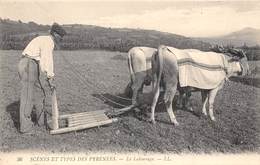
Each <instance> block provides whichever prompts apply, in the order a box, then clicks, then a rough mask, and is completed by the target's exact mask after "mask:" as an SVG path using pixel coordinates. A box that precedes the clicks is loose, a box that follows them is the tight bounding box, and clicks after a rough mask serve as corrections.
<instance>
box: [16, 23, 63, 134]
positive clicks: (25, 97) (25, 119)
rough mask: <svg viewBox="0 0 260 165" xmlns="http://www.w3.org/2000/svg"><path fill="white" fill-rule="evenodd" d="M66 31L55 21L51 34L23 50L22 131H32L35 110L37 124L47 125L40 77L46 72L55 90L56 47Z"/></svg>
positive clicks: (19, 67) (37, 39)
mask: <svg viewBox="0 0 260 165" xmlns="http://www.w3.org/2000/svg"><path fill="white" fill-rule="evenodd" d="M65 34H66V31H65V30H64V29H63V28H62V27H61V26H60V25H58V24H57V23H54V24H53V25H52V27H51V31H50V35H46V36H38V37H36V38H34V39H33V40H32V41H31V42H30V43H29V44H28V45H27V46H26V48H25V49H24V51H23V53H22V58H21V60H20V62H19V65H18V70H19V76H20V79H21V84H22V90H21V98H20V109H19V113H20V132H21V133H31V132H32V131H33V127H34V123H33V122H32V119H31V116H32V111H33V110H34V111H35V114H36V122H37V123H38V125H39V126H43V125H44V121H45V119H44V112H43V109H44V102H45V91H44V89H43V87H42V84H41V81H40V73H43V74H44V77H46V80H47V82H48V84H49V86H50V88H51V90H53V89H54V85H53V78H54V72H53V50H54V47H55V45H58V44H59V43H60V42H61V40H62V38H63V36H64V35H65Z"/></svg>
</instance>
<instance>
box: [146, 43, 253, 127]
mask: <svg viewBox="0 0 260 165" xmlns="http://www.w3.org/2000/svg"><path fill="white" fill-rule="evenodd" d="M198 54H200V55H202V56H201V57H203V60H204V61H207V60H208V59H210V58H213V57H214V58H215V60H216V59H218V60H219V62H218V63H217V65H216V64H214V65H212V66H207V65H206V64H203V63H196V61H194V60H193V59H188V58H184V59H179V56H180V55H186V56H187V55H191V56H198ZM203 60H202V61H203ZM185 63H186V64H188V65H186V66H188V68H186V70H183V69H182V71H181V69H180V68H181V67H183V66H185V65H184V64H185ZM181 64H183V66H181ZM209 64H212V63H211V62H210V63H209ZM190 68H195V70H196V69H197V70H199V71H194V70H189V69H190ZM201 69H204V71H203V70H201ZM202 72H206V73H207V75H206V76H210V77H213V79H211V80H208V79H207V78H205V77H204V79H202V80H200V79H199V77H200V76H201V75H202ZM248 73H249V66H248V62H247V58H246V56H245V55H244V54H243V55H242V56H240V57H238V56H236V57H231V56H227V55H226V54H222V53H216V52H202V51H199V50H195V49H183V50H181V49H176V48H173V47H167V46H163V45H162V46H159V48H158V53H157V54H154V55H153V57H152V76H153V81H154V83H155V88H154V89H153V92H154V96H153V102H152V105H151V118H150V120H151V121H152V122H153V123H155V117H154V113H155V106H156V104H157V101H158V97H159V85H160V83H163V84H164V85H163V86H164V87H165V89H164V90H165V93H164V96H163V99H164V103H165V105H166V108H167V112H168V114H169V116H170V120H171V122H172V123H173V124H174V125H179V123H178V122H177V120H176V118H175V116H174V113H173V109H172V100H173V97H174V95H175V93H176V91H177V90H179V92H180V95H182V94H183V93H185V92H186V91H191V90H190V89H196V90H199V91H201V95H202V103H203V107H202V112H203V114H205V115H207V112H206V104H207V102H208V104H209V106H208V108H209V116H210V119H211V120H212V121H214V120H215V117H214V115H213V103H214V99H215V97H216V95H217V92H218V90H219V89H221V88H222V87H223V85H224V82H225V80H226V78H228V77H230V76H236V75H242V76H244V75H246V74H248ZM181 74H184V76H182V75H181ZM185 75H188V76H190V77H187V76H185ZM192 79H195V80H192ZM161 81H162V82H161ZM203 83H204V86H203V85H202V84H203Z"/></svg>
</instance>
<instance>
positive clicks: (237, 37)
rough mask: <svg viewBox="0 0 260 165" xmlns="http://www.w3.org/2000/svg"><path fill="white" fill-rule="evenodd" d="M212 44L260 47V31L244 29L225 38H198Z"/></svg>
mask: <svg viewBox="0 0 260 165" xmlns="http://www.w3.org/2000/svg"><path fill="white" fill-rule="evenodd" d="M196 39H198V40H201V41H204V42H209V43H212V44H222V45H233V46H235V47H239V46H243V45H247V46H255V45H260V29H254V28H244V29H242V30H240V31H236V32H233V33H230V34H227V35H224V36H219V37H212V38H196Z"/></svg>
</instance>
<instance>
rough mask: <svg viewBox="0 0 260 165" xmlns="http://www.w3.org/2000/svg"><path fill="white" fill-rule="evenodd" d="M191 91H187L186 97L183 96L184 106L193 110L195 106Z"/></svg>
mask: <svg viewBox="0 0 260 165" xmlns="http://www.w3.org/2000/svg"><path fill="white" fill-rule="evenodd" d="M190 97H191V91H186V92H185V97H184V98H183V102H182V104H183V105H182V107H183V108H184V109H186V110H188V111H193V108H192V106H191V103H190Z"/></svg>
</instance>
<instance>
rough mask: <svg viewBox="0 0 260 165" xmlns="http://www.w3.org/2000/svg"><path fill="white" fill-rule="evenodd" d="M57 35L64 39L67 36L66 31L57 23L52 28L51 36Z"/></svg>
mask: <svg viewBox="0 0 260 165" xmlns="http://www.w3.org/2000/svg"><path fill="white" fill-rule="evenodd" d="M54 32H55V33H57V34H58V35H60V36H61V37H63V36H64V35H66V34H67V33H66V31H65V30H64V29H63V28H62V27H61V26H60V25H59V24H57V23H54V24H53V25H52V26H51V34H52V33H54Z"/></svg>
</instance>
